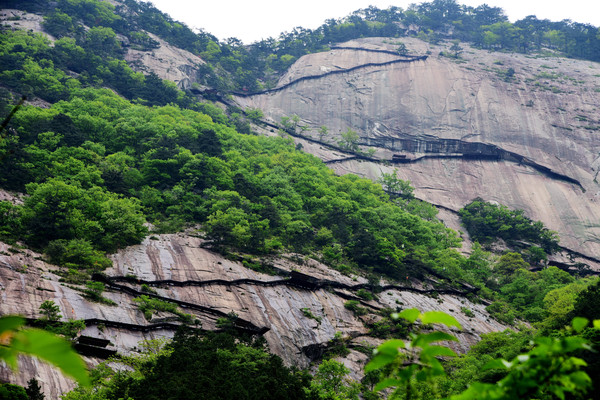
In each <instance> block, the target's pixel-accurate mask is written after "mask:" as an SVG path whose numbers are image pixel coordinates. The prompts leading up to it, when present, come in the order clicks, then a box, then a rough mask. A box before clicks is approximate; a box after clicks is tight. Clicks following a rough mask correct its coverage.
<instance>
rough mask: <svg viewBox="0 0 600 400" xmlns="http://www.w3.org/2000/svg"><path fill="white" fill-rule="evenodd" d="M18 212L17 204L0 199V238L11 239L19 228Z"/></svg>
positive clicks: (19, 210)
mask: <svg viewBox="0 0 600 400" xmlns="http://www.w3.org/2000/svg"><path fill="white" fill-rule="evenodd" d="M20 212H21V209H20V207H18V206H15V205H13V204H12V203H11V202H9V201H0V239H2V240H7V239H8V240H9V241H10V240H11V239H13V238H14V237H15V236H17V235H18V233H19V230H20Z"/></svg>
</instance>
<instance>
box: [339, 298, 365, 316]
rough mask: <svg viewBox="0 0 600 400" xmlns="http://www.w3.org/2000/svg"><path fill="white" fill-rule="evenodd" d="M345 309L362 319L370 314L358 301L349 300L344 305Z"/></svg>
mask: <svg viewBox="0 0 600 400" xmlns="http://www.w3.org/2000/svg"><path fill="white" fill-rule="evenodd" d="M344 307H346V308H347V309H348V310H350V311H352V313H354V315H355V316H357V317H360V316H361V315H367V314H368V313H369V310H367V309H366V308H365V307H362V306H360V302H359V301H358V300H348V301H346V302H345V303H344Z"/></svg>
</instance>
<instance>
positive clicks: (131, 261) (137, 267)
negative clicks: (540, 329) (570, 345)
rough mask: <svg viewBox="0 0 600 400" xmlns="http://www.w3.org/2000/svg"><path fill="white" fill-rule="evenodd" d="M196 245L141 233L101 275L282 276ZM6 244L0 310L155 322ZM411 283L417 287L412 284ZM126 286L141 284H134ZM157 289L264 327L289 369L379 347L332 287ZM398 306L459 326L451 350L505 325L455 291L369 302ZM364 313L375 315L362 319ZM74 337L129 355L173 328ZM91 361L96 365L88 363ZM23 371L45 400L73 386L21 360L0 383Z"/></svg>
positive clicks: (389, 295)
mask: <svg viewBox="0 0 600 400" xmlns="http://www.w3.org/2000/svg"><path fill="white" fill-rule="evenodd" d="M202 244H203V241H202V239H200V238H197V237H194V236H190V235H184V234H176V235H160V236H158V240H152V239H146V240H145V241H144V242H143V243H142V244H141V245H138V246H131V247H129V248H127V249H124V250H122V251H120V252H119V253H117V254H115V255H113V256H112V258H113V261H114V265H113V268H111V269H109V270H107V271H106V273H107V275H109V276H125V275H130V276H131V275H135V276H136V277H137V278H139V279H143V280H148V281H151V280H161V279H172V280H176V281H186V280H196V281H204V280H214V279H221V280H226V281H233V280H236V279H242V278H248V279H255V280H259V281H273V280H280V279H282V278H281V277H277V276H270V275H265V274H261V273H257V272H254V271H252V270H249V269H247V268H245V267H244V266H243V265H242V264H241V263H239V262H235V261H230V260H227V259H224V258H222V257H221V256H219V255H218V254H215V253H213V252H211V251H209V250H207V249H205V248H203V247H201V246H202ZM10 247H11V246H9V245H6V244H4V243H0V315H6V314H21V315H24V316H26V317H29V318H36V317H39V313H38V307H39V305H40V304H41V303H42V302H43V301H44V300H54V301H55V302H56V304H57V305H58V306H59V307H60V310H61V314H62V315H63V316H64V317H65V318H69V319H90V318H98V319H104V320H107V321H117V322H123V323H128V324H136V325H146V324H150V323H152V322H154V321H151V322H148V321H146V320H145V318H144V316H143V315H142V313H141V312H139V311H138V310H137V307H136V306H135V303H134V302H133V297H134V296H132V295H129V294H126V293H123V292H118V291H111V290H109V291H107V292H105V296H106V297H108V298H110V299H111V300H113V301H115V302H116V303H117V304H118V305H117V306H108V305H104V304H98V303H92V302H89V301H88V300H87V299H85V298H84V297H83V296H82V294H81V292H79V291H77V290H76V289H77V288H76V287H68V286H67V285H65V284H62V283H60V282H58V280H59V277H58V276H57V275H56V274H54V273H53V271H55V267H54V266H52V265H49V264H46V263H45V262H43V261H41V260H40V259H39V254H36V253H34V252H31V251H29V250H22V252H19V253H12V252H11V251H9V248H10ZM271 262H272V264H273V265H274V266H276V267H277V268H280V269H282V270H287V271H291V270H292V269H293V270H296V271H300V272H302V273H305V274H308V275H311V276H313V277H315V278H318V279H324V280H332V281H337V282H342V283H345V284H347V285H355V284H357V283H364V282H366V280H365V279H364V278H362V277H357V276H355V277H349V276H344V275H342V274H340V273H339V272H337V271H332V270H330V269H328V268H327V267H325V266H324V265H322V264H320V263H318V262H317V261H314V260H307V261H306V262H304V263H303V265H299V264H297V263H294V262H292V261H290V257H281V258H276V259H273V260H271ZM413 284H414V285H420V284H418V283H416V282H415V283H413ZM129 286H130V287H133V288H136V289H137V290H140V287H139V285H137V284H130V285H129ZM419 287H420V286H419ZM156 290H157V292H158V294H159V295H161V296H165V297H168V298H171V299H176V300H181V301H186V302H189V303H193V304H198V305H202V306H209V307H212V308H214V309H215V310H220V311H223V312H225V313H228V312H230V311H234V312H235V313H237V314H238V316H239V317H240V318H243V319H244V320H247V321H250V322H252V323H254V324H255V325H257V326H261V327H262V326H265V327H268V328H269V331H268V332H267V333H266V334H265V338H266V339H267V341H268V344H269V347H270V349H271V351H273V352H274V353H276V354H278V355H279V356H281V357H282V358H283V359H284V360H285V362H286V363H287V364H289V365H291V364H293V365H298V366H301V367H307V366H309V364H310V361H311V360H310V358H309V357H308V356H307V354H306V353H305V352H303V348H305V347H306V346H310V345H315V344H316V345H325V344H326V343H327V342H328V341H329V340H331V339H332V338H333V337H334V335H335V333H336V332H341V333H342V334H343V335H344V336H352V337H355V339H354V341H353V342H354V343H362V342H364V341H367V342H368V343H373V344H377V343H379V340H374V341H373V339H369V338H368V337H367V336H366V335H367V333H368V330H367V328H365V326H364V325H363V323H362V322H361V320H359V319H358V318H356V317H354V315H353V314H352V313H351V312H350V311H349V310H347V309H346V308H344V303H345V301H346V300H345V299H344V298H342V297H340V296H339V295H338V294H336V292H335V291H332V290H326V289H317V290H306V289H299V288H295V287H290V286H285V285H278V286H273V287H267V286H261V285H253V284H237V285H221V284H213V285H209V286H201V287H197V286H184V287H177V286H161V287H156ZM339 293H346V294H350V295H352V292H350V291H344V290H341V291H339ZM400 303H401V304H402V307H403V308H409V307H417V308H419V309H421V310H422V311H428V310H443V311H446V312H448V313H450V314H452V315H454V316H455V317H456V318H457V319H458V320H459V322H460V323H461V324H462V325H463V328H464V330H463V332H462V333H457V335H458V337H459V338H460V340H461V342H460V343H459V344H457V345H456V346H455V349H456V350H459V351H464V350H466V349H467V348H468V346H470V345H471V344H473V343H475V342H476V341H477V340H478V339H479V335H481V334H482V333H487V332H492V331H497V330H502V329H504V328H505V327H504V326H503V325H501V324H499V323H497V322H496V321H494V320H492V319H489V316H488V315H487V313H486V312H485V309H484V308H485V306H484V305H482V304H473V303H471V302H470V301H469V300H467V299H464V298H460V297H457V296H450V295H441V296H440V297H439V299H434V298H432V297H428V296H425V295H422V294H418V293H413V292H408V291H399V290H386V291H385V292H382V293H380V295H379V300H377V301H373V302H371V303H370V304H372V305H373V306H375V307H378V308H381V307H392V308H395V307H397V306H398V305H399V304H400ZM461 306H462V307H468V308H469V309H471V310H473V312H474V313H475V317H474V318H472V319H470V318H467V317H466V316H465V315H464V314H463V313H462V312H461ZM303 308H308V309H309V310H310V311H311V313H312V314H313V315H315V316H317V317H321V318H322V320H321V322H320V323H317V321H315V320H314V319H311V318H308V317H306V316H305V315H304V313H303V312H302V309H303ZM182 310H183V311H184V312H187V313H191V314H193V315H194V316H195V317H196V318H198V319H199V320H200V321H201V322H202V326H203V328H205V329H214V328H215V322H216V317H215V316H214V315H211V314H206V313H202V312H198V311H197V310H190V309H186V308H182ZM374 311H375V310H374ZM169 316H170V315H168V314H167V313H165V314H162V315H158V316H156V317H155V320H156V319H161V318H168V317H169ZM369 318H377V317H374V316H369ZM83 334H85V335H88V336H93V337H99V338H104V339H109V340H110V341H111V345H110V348H111V349H116V350H118V351H120V352H124V353H128V352H130V351H133V349H134V348H135V346H136V345H137V343H138V341H140V340H143V339H150V338H156V337H162V336H167V337H170V336H172V335H173V332H172V331H168V330H156V331H151V332H147V333H142V332H135V331H131V330H127V329H121V328H112V327H109V326H106V327H104V328H101V329H99V326H97V325H91V326H88V327H87V328H86V330H85V331H84V332H83ZM365 360H366V356H365V355H364V354H362V353H360V352H357V351H352V352H351V355H350V356H348V357H347V358H346V359H345V360H344V362H345V363H346V364H347V365H349V366H350V367H351V369H352V371H353V375H354V376H355V377H359V376H360V375H361V371H362V367H363V365H364V362H365ZM90 362H92V363H96V362H98V361H97V360H90ZM32 376H37V377H38V379H39V380H40V381H41V384H42V386H43V389H44V391H45V392H46V393H47V394H51V396H48V397H49V398H57V394H58V393H61V392H64V391H66V390H69V389H70V388H72V387H73V383H72V381H70V380H68V379H65V378H64V377H62V376H61V375H60V373H59V372H57V371H56V370H55V369H53V368H51V367H49V366H47V365H45V364H43V363H40V362H38V361H32V360H25V361H24V363H23V364H22V365H21V369H20V370H19V373H16V374H15V373H12V372H10V371H8V370H7V369H6V368H5V367H0V379H3V380H9V381H12V382H16V383H19V384H26V383H27V380H29V379H30V378H31V377H32Z"/></svg>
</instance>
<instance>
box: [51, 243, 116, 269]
mask: <svg viewBox="0 0 600 400" xmlns="http://www.w3.org/2000/svg"><path fill="white" fill-rule="evenodd" d="M45 253H46V254H47V255H48V257H49V258H50V262H52V263H54V264H58V265H61V266H64V267H67V268H77V269H84V270H88V271H90V272H100V271H103V270H104V269H106V268H108V267H110V266H111V265H112V262H111V261H110V259H108V258H107V257H106V255H105V254H104V253H103V252H101V251H99V250H95V249H94V247H93V246H92V244H91V243H90V242H89V241H87V240H85V239H72V240H68V241H67V240H65V239H58V240H53V241H52V242H50V243H48V246H47V247H46V249H45Z"/></svg>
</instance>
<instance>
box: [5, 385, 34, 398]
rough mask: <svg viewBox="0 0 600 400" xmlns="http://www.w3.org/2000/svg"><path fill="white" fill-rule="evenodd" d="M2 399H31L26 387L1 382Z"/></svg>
mask: <svg viewBox="0 0 600 400" xmlns="http://www.w3.org/2000/svg"><path fill="white" fill-rule="evenodd" d="M0 399H2V400H29V396H27V392H26V391H25V388H23V387H22V386H19V385H13V384H11V383H3V384H0Z"/></svg>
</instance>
